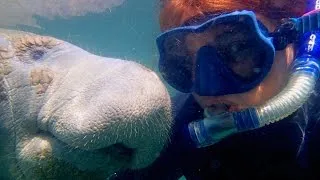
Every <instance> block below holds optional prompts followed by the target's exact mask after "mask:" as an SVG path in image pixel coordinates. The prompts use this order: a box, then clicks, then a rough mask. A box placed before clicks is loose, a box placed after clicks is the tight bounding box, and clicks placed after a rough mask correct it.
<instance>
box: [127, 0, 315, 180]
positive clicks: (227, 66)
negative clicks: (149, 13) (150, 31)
mask: <svg viewBox="0 0 320 180" xmlns="http://www.w3.org/2000/svg"><path fill="white" fill-rule="evenodd" d="M162 2H163V5H162V9H161V13H160V27H161V30H162V32H163V33H162V34H161V35H159V36H158V38H157V41H156V42H157V46H158V49H159V55H160V56H159V57H160V58H159V71H160V73H161V75H162V77H163V78H164V80H165V81H166V82H167V83H168V84H169V85H171V86H172V87H173V88H175V89H176V90H178V91H180V92H182V93H181V94H180V93H178V95H177V96H176V97H174V98H173V106H174V108H175V109H174V110H173V112H174V113H175V115H174V118H175V125H174V131H173V133H172V137H171V138H170V139H171V141H170V144H169V145H168V148H166V150H165V151H164V152H163V153H162V154H163V155H161V157H160V158H159V159H158V160H157V161H156V162H155V163H154V164H153V165H152V166H151V167H150V168H147V169H146V170H144V171H141V172H138V173H137V172H136V173H131V175H128V176H127V178H126V179H178V178H179V177H180V176H182V175H184V176H185V177H186V179H280V178H283V179H305V178H308V179H320V173H319V171H318V166H319V164H320V155H319V154H320V153H319V152H320V151H319V150H320V144H319V142H320V125H319V124H318V123H317V121H318V119H320V95H319V91H320V85H319V83H318V81H319V73H320V11H318V10H317V7H319V4H318V1H316V0H310V1H305V0H163V1H162ZM306 12H308V13H306ZM318 144H319V145H318ZM128 174H130V173H128Z"/></svg>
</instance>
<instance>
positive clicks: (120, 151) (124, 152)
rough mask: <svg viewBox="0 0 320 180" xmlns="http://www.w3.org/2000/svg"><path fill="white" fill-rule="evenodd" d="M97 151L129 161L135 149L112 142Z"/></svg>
mask: <svg viewBox="0 0 320 180" xmlns="http://www.w3.org/2000/svg"><path fill="white" fill-rule="evenodd" d="M98 151H99V152H102V153H105V154H107V155H109V156H110V157H113V158H115V159H117V160H119V161H126V162H130V161H131V160H132V157H133V155H134V152H135V150H134V149H132V148H128V147H126V146H125V145H123V144H121V143H117V144H113V145H111V146H108V147H106V148H102V149H99V150H98Z"/></svg>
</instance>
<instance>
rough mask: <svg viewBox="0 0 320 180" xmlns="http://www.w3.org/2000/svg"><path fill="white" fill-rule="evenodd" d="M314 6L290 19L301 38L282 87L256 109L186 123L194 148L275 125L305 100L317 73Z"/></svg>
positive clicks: (319, 52)
mask: <svg viewBox="0 0 320 180" xmlns="http://www.w3.org/2000/svg"><path fill="white" fill-rule="evenodd" d="M317 2H318V0H317V1H315V2H314V4H313V9H312V10H313V11H311V12H309V13H307V14H305V15H304V16H302V17H301V18H298V19H294V18H292V19H290V21H291V22H293V24H295V25H296V26H295V27H294V28H293V29H292V30H294V31H297V32H299V34H301V36H299V42H298V43H297V44H298V45H299V46H298V51H297V54H296V58H295V60H294V61H293V63H292V65H291V72H290V77H289V80H288V83H287V85H286V87H285V88H284V89H283V90H282V91H281V92H280V93H279V94H278V95H277V96H275V97H273V98H272V99H270V100H269V101H267V102H266V103H264V104H262V105H260V106H257V107H253V108H248V109H245V110H243V111H240V112H232V113H231V112H225V113H222V114H217V115H212V116H211V117H206V118H204V119H202V120H200V121H194V122H191V123H189V124H188V131H189V135H190V137H191V139H192V140H193V142H194V143H195V145H196V147H198V148H200V147H205V146H208V145H212V144H215V143H217V142H219V141H220V140H221V139H222V138H224V137H227V136H229V135H231V134H234V133H237V132H243V131H247V130H252V129H256V128H260V127H263V126H266V125H269V124H272V123H275V122H278V121H280V120H282V119H284V118H286V117H287V116H289V115H291V114H292V113H293V112H295V111H296V110H297V109H298V108H300V107H301V106H302V105H303V104H304V103H305V102H306V101H307V100H308V98H309V97H310V95H311V93H312V92H313V90H314V88H315V85H316V83H317V81H318V78H319V73H320V39H319V38H320V24H319V22H320V11H319V10H318V9H319V8H320V4H319V3H317ZM284 41H286V40H284ZM284 44H286V43H284ZM279 46H281V44H280V45H279ZM205 113H206V112H205Z"/></svg>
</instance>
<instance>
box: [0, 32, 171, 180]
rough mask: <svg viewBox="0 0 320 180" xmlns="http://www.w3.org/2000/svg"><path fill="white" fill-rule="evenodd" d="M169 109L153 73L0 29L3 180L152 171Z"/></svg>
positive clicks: (168, 128)
mask: <svg viewBox="0 0 320 180" xmlns="http://www.w3.org/2000/svg"><path fill="white" fill-rule="evenodd" d="M172 122H173V120H172V112H171V101H170V96H169V94H168V91H167V89H166V87H165V85H164V84H163V83H162V81H161V79H160V78H159V77H158V76H157V74H156V73H155V72H153V71H152V70H150V69H148V68H146V67H145V66H143V65H140V64H138V63H136V62H133V61H125V60H121V59H114V58H107V57H101V56H97V55H94V54H91V53H89V52H87V51H85V50H83V49H81V48H79V47H77V46H75V45H72V44H70V43H68V42H65V41H63V40H59V39H56V38H54V37H49V36H40V35H36V34H33V33H29V32H22V31H14V30H6V29H0V135H1V138H0V163H1V170H0V179H32V180H36V179H106V178H108V177H110V176H111V175H112V174H114V173H116V172H119V171H123V170H138V169H141V168H145V167H148V166H149V165H151V164H152V163H153V162H154V161H155V160H156V159H157V158H158V157H159V155H160V152H161V150H163V149H164V148H165V147H166V146H167V144H168V141H169V137H170V132H171V129H172V124H173V123H172Z"/></svg>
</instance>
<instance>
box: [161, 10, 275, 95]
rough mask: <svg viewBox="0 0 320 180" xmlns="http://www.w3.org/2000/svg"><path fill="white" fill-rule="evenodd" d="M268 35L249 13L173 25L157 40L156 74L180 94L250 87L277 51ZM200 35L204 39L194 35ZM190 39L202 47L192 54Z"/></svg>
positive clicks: (220, 92)
mask: <svg viewBox="0 0 320 180" xmlns="http://www.w3.org/2000/svg"><path fill="white" fill-rule="evenodd" d="M192 22H194V21H192ZM267 34H268V32H267V31H266V28H265V27H264V26H263V25H262V24H261V23H259V22H258V21H257V20H256V18H255V16H254V13H253V12H250V11H241V12H239V11H237V12H233V13H229V14H222V15H219V16H217V17H212V18H211V19H209V20H207V21H205V22H204V23H202V24H200V25H188V26H182V27H179V28H175V29H173V30H170V31H168V32H165V33H163V34H162V35H160V36H159V37H158V38H157V45H158V49H159V53H160V60H159V69H160V73H161V74H162V76H163V77H164V79H165V80H166V81H167V82H168V83H169V84H170V85H171V86H173V87H174V88H176V89H177V90H179V91H182V92H192V91H193V92H197V93H198V94H199V95H207V96H210V95H211V96H216V95H225V94H233V93H241V92H245V91H248V90H250V89H252V88H254V87H255V86H257V85H258V84H259V83H260V82H261V81H262V80H263V79H264V78H265V76H266V75H267V74H268V72H269V71H270V69H271V66H272V63H273V58H274V53H275V50H274V47H273V45H272V42H271V38H269V37H267ZM202 35H205V37H208V38H199V39H197V38H198V37H201V36H202ZM208 35H209V36H208ZM190 37H191V39H193V40H196V41H199V42H200V44H201V45H202V46H201V47H200V46H199V47H196V51H195V52H193V51H194V48H193V51H192V50H190V49H192V48H190V45H189V44H188V42H189V41H187V39H190ZM202 37H203V36H202ZM198 44H199V43H198Z"/></svg>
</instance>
